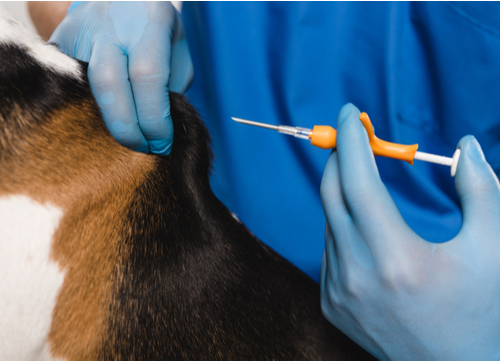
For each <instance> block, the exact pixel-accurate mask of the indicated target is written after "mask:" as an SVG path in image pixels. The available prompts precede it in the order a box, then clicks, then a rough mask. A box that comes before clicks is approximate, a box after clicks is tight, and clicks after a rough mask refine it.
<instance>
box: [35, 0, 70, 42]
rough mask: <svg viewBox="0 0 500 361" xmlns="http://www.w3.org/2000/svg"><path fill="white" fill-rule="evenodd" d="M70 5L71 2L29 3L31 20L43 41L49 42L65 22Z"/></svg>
mask: <svg viewBox="0 0 500 361" xmlns="http://www.w3.org/2000/svg"><path fill="white" fill-rule="evenodd" d="M70 5H71V1H28V11H29V14H30V17H31V20H32V21H33V24H34V25H35V28H36V31H37V32H38V34H39V35H40V36H41V37H42V39H43V40H45V41H48V40H49V38H50V36H51V35H52V33H53V32H54V30H56V28H57V26H58V25H59V24H60V23H61V21H63V19H64V17H65V16H66V13H67V12H68V9H69V6H70Z"/></svg>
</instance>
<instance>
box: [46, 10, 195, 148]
mask: <svg viewBox="0 0 500 361" xmlns="http://www.w3.org/2000/svg"><path fill="white" fill-rule="evenodd" d="M50 41H51V42H55V43H57V44H58V46H59V47H60V49H61V50H62V51H63V52H65V53H66V54H68V55H70V56H72V57H74V58H77V59H79V60H83V61H86V62H88V63H89V68H88V78H89V82H90V86H91V89H92V92H93V93H94V96H95V98H96V99H97V103H98V105H99V107H100V108H101V111H102V114H103V117H104V121H105V122H106V125H107V127H108V129H109V130H110V132H111V134H113V136H114V137H115V138H116V140H117V141H118V142H119V143H120V144H122V145H124V146H126V147H129V148H131V149H134V150H137V151H140V152H144V153H147V152H148V151H151V152H152V153H156V154H162V155H168V154H169V153H170V150H171V146H172V141H173V126H172V118H171V116H170V99H169V96H168V91H169V90H170V91H173V92H179V93H183V92H184V91H186V90H187V88H188V87H189V85H190V84H191V81H192V79H193V65H192V62H191V56H190V54H189V49H188V46H187V40H186V37H185V33H184V26H183V24H182V20H181V18H180V15H179V13H178V12H177V11H176V10H175V9H174V7H173V6H172V4H170V2H153V3H142V2H82V3H80V4H78V5H77V6H76V7H74V8H70V11H69V14H68V15H67V16H66V18H65V19H64V20H63V21H62V22H61V24H60V25H59V27H58V28H57V29H56V31H55V32H54V34H53V35H52V37H51V38H50Z"/></svg>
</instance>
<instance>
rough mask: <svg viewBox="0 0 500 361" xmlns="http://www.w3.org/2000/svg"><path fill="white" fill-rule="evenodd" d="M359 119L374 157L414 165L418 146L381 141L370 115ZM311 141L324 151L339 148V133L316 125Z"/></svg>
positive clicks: (361, 116)
mask: <svg viewBox="0 0 500 361" xmlns="http://www.w3.org/2000/svg"><path fill="white" fill-rule="evenodd" d="M359 119H360V120H361V123H363V126H364V127H365V129H366V132H367V133H368V139H369V141H370V146H371V147H372V149H373V154H374V155H380V156H383V157H389V158H395V159H401V160H404V161H406V162H408V163H410V164H411V165H413V158H414V157H415V153H416V151H417V149H418V144H413V145H403V144H397V143H391V142H386V141H385V140H382V139H379V138H377V137H376V136H375V132H374V131H373V125H372V123H371V121H370V118H369V117H368V114H366V113H364V112H363V113H361V115H360V116H359ZM309 139H311V144H312V145H314V146H316V147H319V148H322V149H332V148H335V147H336V146H337V131H336V130H335V129H333V128H332V127H329V126H327V125H316V126H314V129H313V131H312V132H311V133H310V134H309Z"/></svg>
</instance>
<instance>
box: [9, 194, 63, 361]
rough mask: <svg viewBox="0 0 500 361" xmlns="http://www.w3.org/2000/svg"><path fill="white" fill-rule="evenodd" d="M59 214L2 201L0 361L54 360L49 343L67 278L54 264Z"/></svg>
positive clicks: (22, 200) (16, 199) (23, 200)
mask: <svg viewBox="0 0 500 361" xmlns="http://www.w3.org/2000/svg"><path fill="white" fill-rule="evenodd" d="M61 216H62V212H61V210H60V209H58V208H55V207H53V206H50V205H42V204H39V203H36V202H34V201H33V200H31V199H30V198H28V197H26V196H19V195H17V196H9V197H0V225H1V226H0V360H50V355H49V352H48V345H47V337H48V333H49V330H50V324H51V321H52V310H53V308H54V306H55V303H56V297H57V295H58V292H59V289H60V287H61V286H62V283H63V279H64V274H63V273H62V272H61V271H60V270H59V267H58V266H57V265H56V264H55V263H53V262H52V261H51V260H50V247H51V244H52V237H53V235H54V232H55V230H56V229H57V226H58V224H59V220H60V219H61Z"/></svg>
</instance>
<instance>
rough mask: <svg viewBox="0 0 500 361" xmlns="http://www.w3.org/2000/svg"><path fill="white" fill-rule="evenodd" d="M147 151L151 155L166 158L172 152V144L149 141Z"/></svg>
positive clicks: (163, 141) (161, 141)
mask: <svg viewBox="0 0 500 361" xmlns="http://www.w3.org/2000/svg"><path fill="white" fill-rule="evenodd" d="M149 150H150V151H151V153H153V154H158V155H163V156H167V155H169V154H170V152H171V151H172V142H166V141H165V140H151V141H149Z"/></svg>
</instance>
